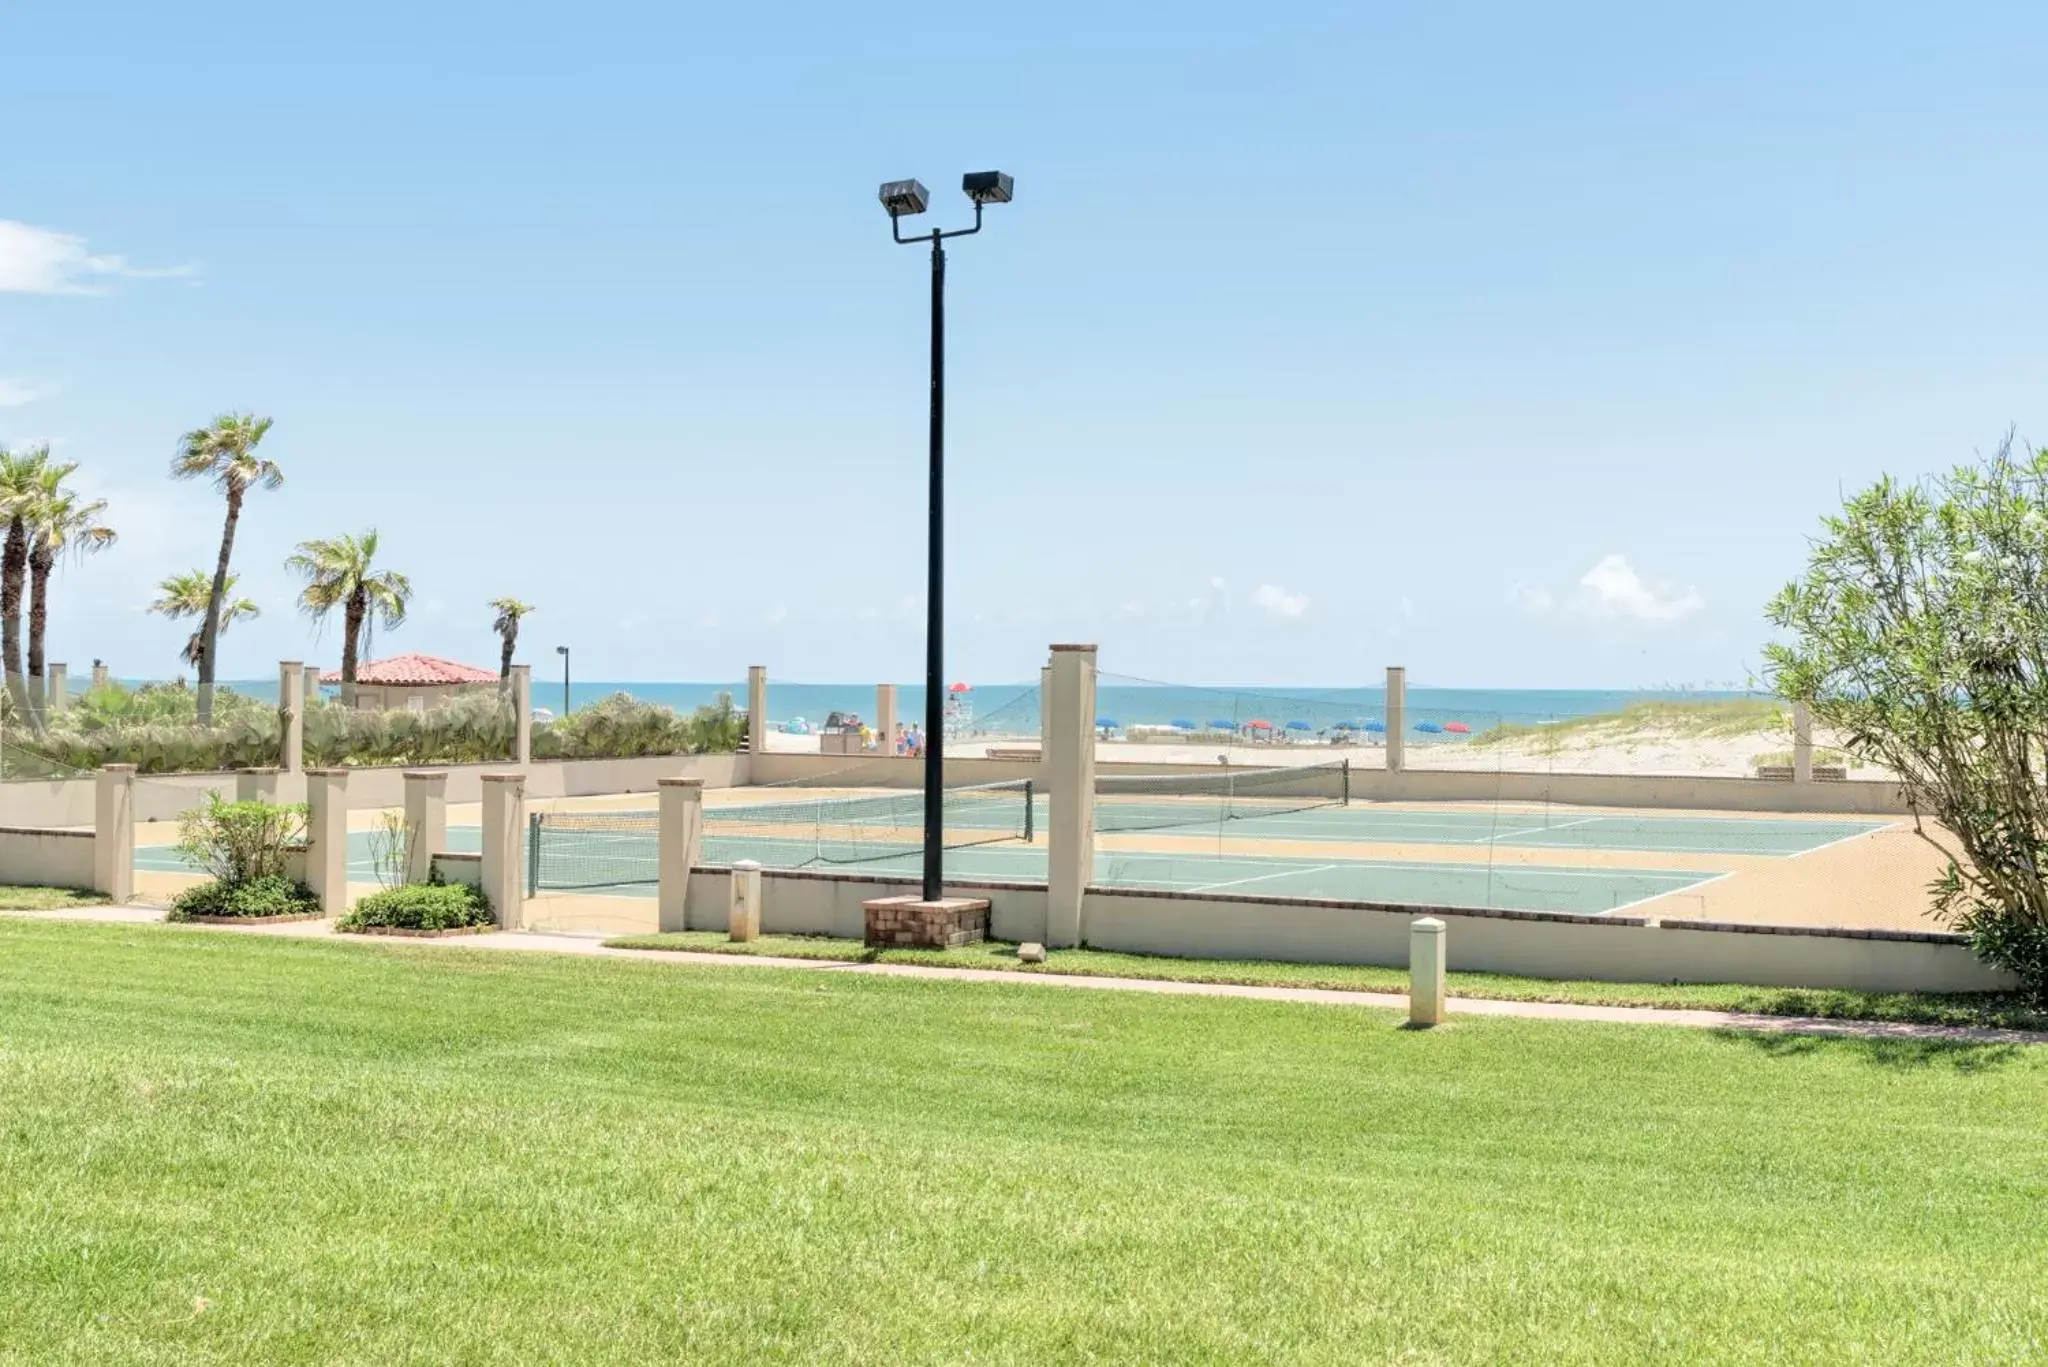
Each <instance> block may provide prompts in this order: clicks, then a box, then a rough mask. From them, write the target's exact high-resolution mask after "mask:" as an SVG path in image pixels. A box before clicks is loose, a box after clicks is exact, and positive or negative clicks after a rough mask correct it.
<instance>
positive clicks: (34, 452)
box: [0, 446, 72, 717]
mask: <svg viewBox="0 0 2048 1367" xmlns="http://www.w3.org/2000/svg"><path fill="white" fill-rule="evenodd" d="M49 466H50V448H49V447H47V446H36V447H31V448H29V449H28V450H26V451H16V452H13V453H11V454H10V453H9V452H7V451H6V450H4V449H0V517H4V518H5V519H6V520H7V534H6V539H5V540H4V542H0V670H4V671H5V673H6V678H7V696H8V697H9V698H11V699H13V701H14V707H15V710H16V711H17V712H19V713H21V715H23V716H25V717H26V716H33V715H34V714H33V713H32V712H31V711H30V709H29V700H28V691H27V690H26V689H25V688H23V687H22V676H21V591H22V578H23V576H24V575H25V574H26V573H27V570H28V539H29V538H28V528H29V514H30V512H31V511H32V510H33V509H34V507H35V503H36V499H37V498H38V496H39V491H40V488H41V484H40V481H41V479H42V473H43V471H44V470H46V469H48V468H49ZM71 468H72V467H68V466H67V467H65V470H64V472H65V473H66V474H69V473H70V471H71ZM60 478H61V476H60Z"/></svg>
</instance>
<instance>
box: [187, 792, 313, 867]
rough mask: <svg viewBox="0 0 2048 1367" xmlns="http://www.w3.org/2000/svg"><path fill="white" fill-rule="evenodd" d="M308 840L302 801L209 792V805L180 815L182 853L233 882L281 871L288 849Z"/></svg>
mask: <svg viewBox="0 0 2048 1367" xmlns="http://www.w3.org/2000/svg"><path fill="white" fill-rule="evenodd" d="M305 839H306V806H305V804H304V803H298V802H293V803H278V802H229V801H227V800H226V799H224V798H222V797H221V795H220V794H219V793H208V794H207V795H206V805H205V806H203V807H195V808H193V809H192V810H191V811H189V812H186V813H185V814H184V815H182V816H180V817H179V818H178V844H177V850H178V853H179V854H182V855H184V856H185V857H186V858H187V859H189V860H191V861H192V862H193V863H195V864H197V865H198V866H199V867H200V868H201V869H203V870H205V871H206V872H207V873H208V874H210V875H212V876H213V878H215V879H216V880H217V881H219V882H221V883H224V884H228V885H230V886H232V885H234V884H237V883H248V882H253V881H255V880H257V879H260V878H268V877H272V876H274V875H281V874H283V873H284V857H285V851H286V850H288V849H291V848H293V847H295V846H298V845H302V844H304V843H305Z"/></svg>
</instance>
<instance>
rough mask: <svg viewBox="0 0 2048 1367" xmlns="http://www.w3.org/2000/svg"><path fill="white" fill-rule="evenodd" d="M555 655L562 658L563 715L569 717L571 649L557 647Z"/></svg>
mask: <svg viewBox="0 0 2048 1367" xmlns="http://www.w3.org/2000/svg"><path fill="white" fill-rule="evenodd" d="M555 654H557V655H559V656H561V657H562V715H563V716H565V717H566V716H568V715H569V647H567V646H556V647H555Z"/></svg>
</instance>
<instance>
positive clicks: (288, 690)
mask: <svg viewBox="0 0 2048 1367" xmlns="http://www.w3.org/2000/svg"><path fill="white" fill-rule="evenodd" d="M306 697H307V694H306V666H305V665H304V663H302V662H301V661H298V660H280V661H279V662H278V666H277V712H278V716H279V717H280V718H282V719H283V721H284V734H283V735H282V736H281V737H280V738H279V740H278V747H277V763H278V767H279V768H281V769H283V770H284V771H285V772H286V773H287V774H296V773H300V772H301V771H303V770H304V769H305V767H306Z"/></svg>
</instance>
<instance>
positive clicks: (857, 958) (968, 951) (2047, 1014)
mask: <svg viewBox="0 0 2048 1367" xmlns="http://www.w3.org/2000/svg"><path fill="white" fill-rule="evenodd" d="M605 943H606V944H608V945H613V946H616V947H618V948H621V949H666V950H691V951H695V952H697V953H700V954H742V955H760V956H767V957H771V958H788V959H820V960H829V961H834V962H840V963H896V964H922V965H925V966H927V967H931V968H974V969H994V970H998V971H1001V972H1006V973H1064V974H1073V975H1076V976H1080V977H1093V978H1145V979H1151V980H1154V981H1165V982H1188V983H1236V984H1242V985H1245V986H1252V987H1321V988H1329V989H1332V990H1335V991H1340V992H1341V991H1349V992H1403V993H1405V992H1406V991H1407V990H1408V971H1407V970H1406V969H1405V968H1385V967H1379V966H1376V965H1372V964H1300V963H1278V962H1274V961H1271V960H1265V959H1177V958H1171V957H1168V956H1166V955H1159V954H1119V953H1115V952H1113V951H1110V950H1101V949H1054V950H1048V951H1047V953H1046V961H1045V962H1044V963H1042V964H1026V963H1020V962H1019V961H1018V959H1017V946H1016V945H1014V944H1009V943H1006V942H1004V941H1000V940H990V941H987V942H985V943H983V944H978V945H969V946H967V947H965V948H963V949H869V948H868V947H867V946H865V945H863V944H862V943H861V942H860V941H858V940H839V939H833V938H831V937H828V936H823V935H763V936H762V937H760V938H759V939H757V940H750V941H747V942H746V943H744V944H735V943H733V941H732V940H731V939H730V938H728V937H727V936H726V935H725V933H724V932H723V931H713V930H685V931H664V932H662V933H660V934H654V935H621V936H618V937H617V938H615V939H611V940H607V941H605ZM1446 980H1447V981H1448V983H1449V985H1450V990H1451V994H1452V995H1453V996H1460V997H1489V998H1493V999H1495V1000H1501V1001H1541V1002H1579V1003H1584V1004H1587V1005H1593V1006H1661V1007H1679V1008H1687V1009H1693V1010H1700V1011H1747V1012H1755V1013H1757V1014H1760V1015H1767V1016H1822V1017H1827V1018H1830V1019H1837V1020H1874V1021H1905V1022H1914V1023H1919V1024H1928V1025H1993V1026H2003V1027H2007V1028H2010V1029H2017V1030H2043V1031H2048V1008H2042V1007H2039V1006H2035V1005H2032V1004H2030V1003H2028V1002H2027V1001H2025V1000H2024V999H2022V998H2020V997H2017V996H2014V995H2011V994H2008V993H2002V992H1965V993H1938V992H1852V991H1846V990H1843V989H1838V988H1811V987H1798V988H1793V987H1749V986H1744V985H1743V984H1740V983H1610V982H1598V981H1594V980H1592V979H1579V980H1565V979H1557V978H1522V977H1514V976H1510V975H1508V974H1505V973H1451V974H1447V975H1446Z"/></svg>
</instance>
